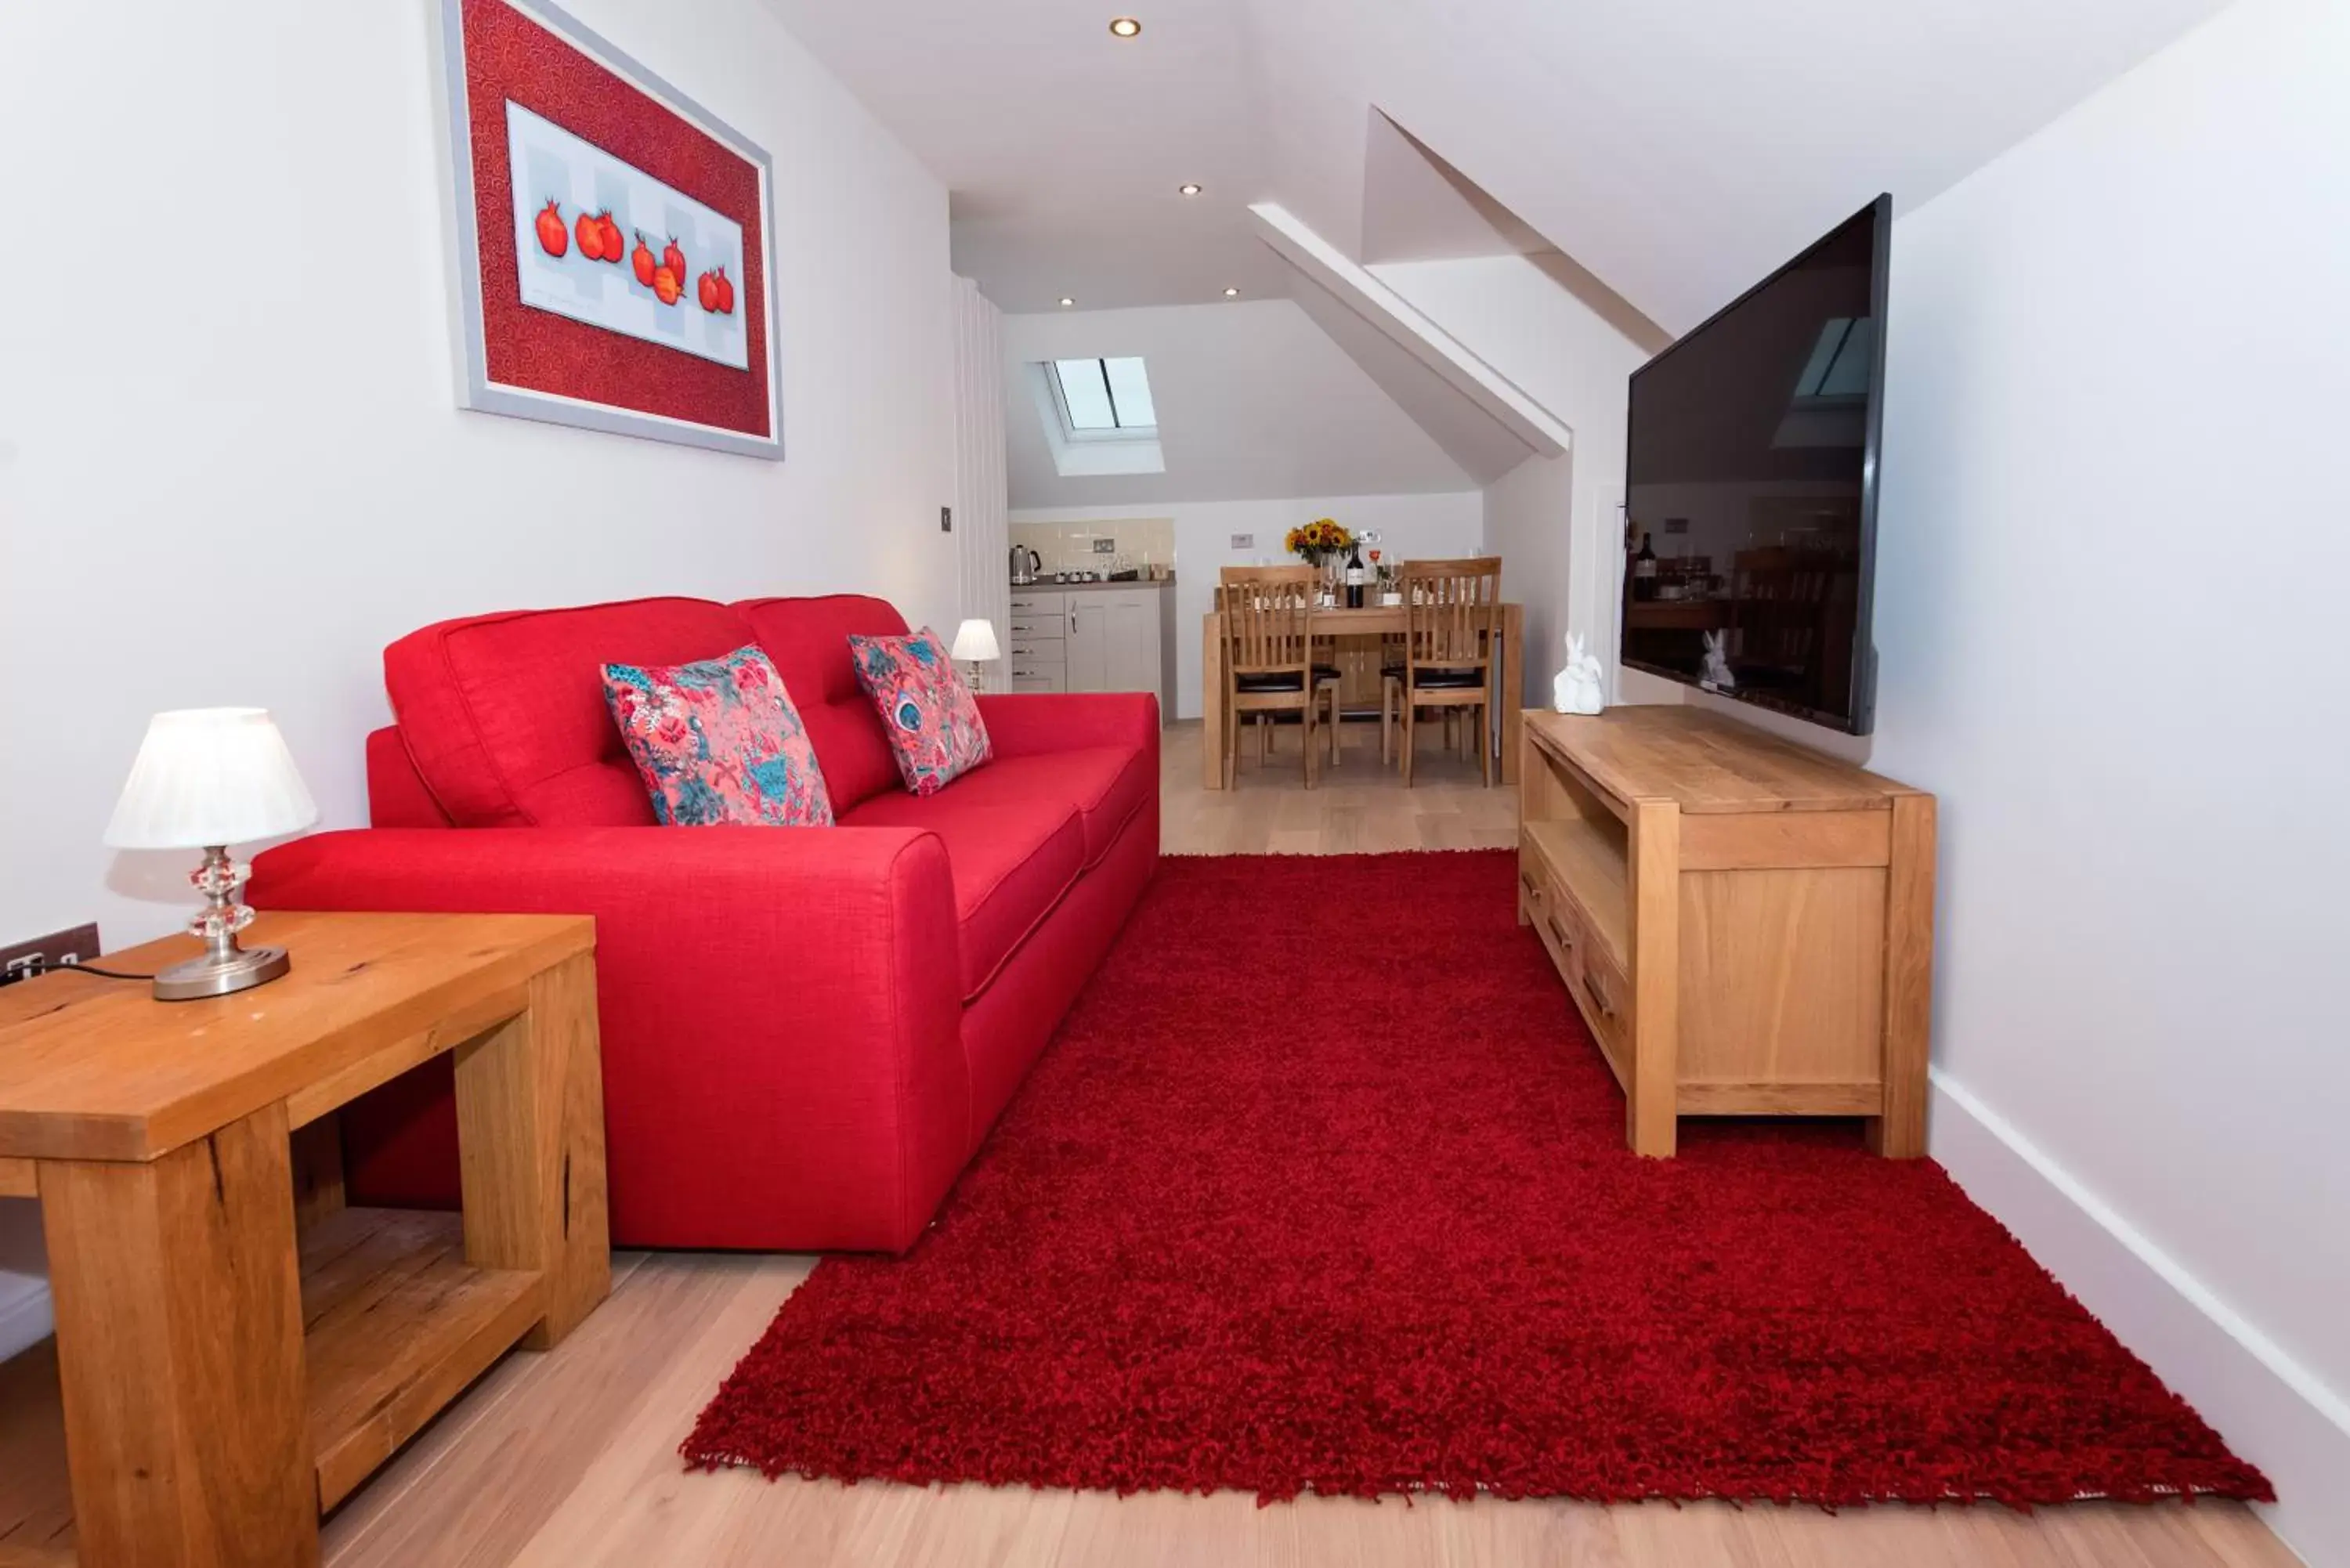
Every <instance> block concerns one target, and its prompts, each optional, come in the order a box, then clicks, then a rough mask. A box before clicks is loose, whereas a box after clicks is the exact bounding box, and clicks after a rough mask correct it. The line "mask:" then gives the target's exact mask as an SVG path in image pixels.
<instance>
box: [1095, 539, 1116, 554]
mask: <svg viewBox="0 0 2350 1568" xmlns="http://www.w3.org/2000/svg"><path fill="white" fill-rule="evenodd" d="M1094 554H1095V555H1097V556H1115V555H1117V554H1118V541H1117V540H1116V539H1097V540H1095V541H1094Z"/></svg>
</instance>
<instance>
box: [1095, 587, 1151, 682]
mask: <svg viewBox="0 0 2350 1568" xmlns="http://www.w3.org/2000/svg"><path fill="white" fill-rule="evenodd" d="M1104 597H1107V599H1108V600H1109V604H1108V607H1107V619H1108V627H1107V640H1108V643H1109V660H1108V661H1109V670H1108V682H1109V683H1108V685H1107V687H1105V688H1104V690H1106V691H1148V692H1150V693H1152V694H1153V695H1159V595H1158V594H1157V593H1156V592H1152V593H1138V594H1108V595H1106V596H1104Z"/></svg>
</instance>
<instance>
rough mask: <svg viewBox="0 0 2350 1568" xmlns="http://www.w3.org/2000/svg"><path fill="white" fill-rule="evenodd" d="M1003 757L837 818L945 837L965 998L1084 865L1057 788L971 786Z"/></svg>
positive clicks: (1078, 827) (1079, 820)
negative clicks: (926, 791)
mask: <svg viewBox="0 0 2350 1568" xmlns="http://www.w3.org/2000/svg"><path fill="white" fill-rule="evenodd" d="M1038 760H1039V761H1042V760H1044V759H1041V758H1040V759H1038ZM1001 765H1002V764H1000V763H998V764H992V765H990V766H988V767H983V768H981V769H980V770H979V771H978V772H976V773H974V774H972V775H971V776H970V778H969V779H967V780H965V781H964V783H963V784H957V785H956V786H955V787H954V788H953V789H951V790H945V791H942V792H941V793H940V794H933V795H912V794H907V793H906V792H905V791H904V790H891V791H890V792H889V793H888V794H879V795H876V796H874V797H873V798H872V799H871V800H868V801H867V802H865V803H864V804H863V805H859V806H858V807H856V808H855V809H854V810H852V811H848V812H845V813H843V814H842V815H841V817H840V826H843V827H850V828H855V827H920V828H927V829H928V830H929V831H931V832H932V833H935V834H937V835H938V836H939V837H940V838H941V840H943V841H944V842H945V844H946V846H947V867H948V870H949V871H950V872H951V874H952V876H953V877H954V899H955V924H956V926H957V927H958V928H959V929H960V931H961V945H962V993H963V996H964V998H965V999H966V1000H968V999H969V998H971V997H974V996H977V995H978V994H979V993H980V992H983V991H985V990H986V989H987V984H988V981H992V980H993V979H994V978H995V973H996V971H998V970H1000V969H1002V968H1003V963H1004V961H1005V960H1006V959H1009V958H1010V957H1011V956H1012V955H1013V954H1014V952H1015V951H1017V950H1019V947H1020V944H1021V943H1022V942H1023V941H1024V940H1027V937H1028V933H1029V932H1030V931H1032V930H1034V929H1036V927H1038V926H1039V925H1042V924H1043V923H1044V920H1045V916H1047V915H1049V914H1051V913H1052V912H1053V908H1054V906H1055V905H1056V904H1058V903H1059V902H1060V901H1061V896H1062V895H1063V894H1064V893H1066V892H1067V891H1068V890H1069V888H1071V887H1072V886H1074V885H1075V884H1076V879H1077V877H1079V876H1080V875H1081V874H1082V873H1083V872H1084V869H1085V863H1086V828H1085V819H1084V817H1083V816H1082V815H1080V814H1079V813H1078V811H1077V809H1076V806H1075V805H1072V804H1070V802H1069V801H1068V800H1067V799H1066V798H1065V797H1064V796H1063V795H1062V794H1045V793H1042V792H1040V791H1036V790H1029V791H1026V792H1023V793H1020V794H1011V793H1001V794H994V795H993V796H991V795H984V794H974V793H972V792H970V791H969V790H968V788H967V786H968V784H971V783H972V782H974V781H976V780H979V779H982V778H984V777H986V776H987V775H988V774H991V773H993V772H994V771H995V768H996V767H997V766H1001Z"/></svg>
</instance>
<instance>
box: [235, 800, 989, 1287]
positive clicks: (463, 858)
mask: <svg viewBox="0 0 2350 1568" xmlns="http://www.w3.org/2000/svg"><path fill="white" fill-rule="evenodd" d="M251 897H252V899H253V902H254V903H255V904H256V905H259V906H262V907H264V908H269V909H396V910H415V911H451V912H458V911H483V912H495V913H514V914H527V913H541V912H548V913H573V914H587V915H592V916H594V917H595V919H596V967H597V996H598V1012H599V1019H600V1026H601V1032H602V1043H603V1059H604V1080H605V1084H604V1088H605V1107H606V1110H605V1118H606V1126H607V1127H608V1145H609V1156H610V1171H611V1204H612V1223H613V1233H614V1236H615V1238H616V1240H619V1241H622V1242H623V1243H626V1242H629V1241H639V1242H641V1241H652V1240H654V1239H658V1241H659V1244H661V1245H665V1246H700V1245H706V1246H727V1247H758V1246H764V1245H775V1244H779V1242H780V1239H781V1238H783V1237H785V1236H786V1235H788V1236H789V1238H790V1242H791V1244H793V1245H795V1246H808V1245H824V1246H843V1247H858V1248H874V1247H883V1248H889V1249H897V1248H902V1247H904V1246H906V1245H908V1244H910V1242H911V1241H913V1239H914V1237H915V1236H916V1235H918V1234H919V1233H920V1229H921V1226H922V1225H923V1223H924V1222H926V1221H927V1220H928V1219H929V1217H930V1215H931V1211H932V1210H933V1209H934V1207H935V1205H936V1203H937V1201H938V1199H939V1198H940V1196H941V1194H942V1193H943V1192H944V1191H945V1189H946V1187H947V1185H948V1184H949V1183H950V1182H951V1180H952V1179H953V1177H954V1175H955V1173H956V1172H957V1171H958V1170H959V1169H960V1168H962V1161H963V1158H965V1156H966V1155H967V1154H968V1152H969V1139H970V1134H971V1127H970V1123H971V1109H970V1074H969V1069H968V1067H967V1065H966V1064H965V1062H964V1059H963V1055H962V1042H961V1027H962V1002H961V998H960V996H959V994H958V990H957V985H956V977H957V976H958V975H959V974H960V973H961V961H960V956H959V948H958V945H957V943H958V935H957V930H956V926H955V918H954V897H953V884H952V880H951V874H950V871H949V868H948V864H947V857H946V850H945V846H944V845H943V844H941V841H940V840H939V839H938V838H937V837H936V836H934V835H932V834H930V833H927V832H924V831H921V830H920V829H913V828H889V827H873V828H830V829H820V828H808V829H794V828H773V827H692V828H667V827H625V828H587V829H554V828H485V829H397V828H369V829H363V830H359V831H353V832H343V833H327V834H320V835H317V836H313V837H309V838H304V839H298V840H296V842H294V843H292V844H289V845H286V846H282V847H280V848H276V849H273V850H270V851H269V852H267V853H266V854H265V855H263V856H261V857H259V859H258V860H257V861H256V862H255V867H254V879H253V883H252V895H251ZM295 962H296V963H297V964H298V963H300V962H301V955H300V954H299V953H296V955H295ZM823 1213H838V1214H842V1215H845V1216H847V1219H846V1220H844V1221H843V1222H842V1228H841V1230H840V1231H839V1233H837V1234H827V1235H823V1236H811V1235H810V1234H809V1232H808V1228H807V1227H808V1224H809V1223H811V1222H812V1221H810V1220H808V1218H807V1217H808V1216H810V1215H812V1214H823ZM827 1223H829V1222H828V1221H827Z"/></svg>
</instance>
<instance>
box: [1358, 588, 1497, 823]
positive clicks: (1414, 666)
mask: <svg viewBox="0 0 2350 1568" xmlns="http://www.w3.org/2000/svg"><path fill="white" fill-rule="evenodd" d="M1399 576H1400V577H1401V579H1402V583H1403V603H1404V648H1403V668H1402V669H1401V670H1397V671H1395V672H1393V673H1391V674H1388V676H1387V677H1386V678H1385V679H1384V680H1383V681H1382V682H1381V685H1382V688H1383V690H1382V695H1381V701H1382V704H1383V705H1384V704H1385V703H1386V702H1388V701H1395V700H1400V701H1401V703H1402V709H1403V711H1402V714H1401V717H1402V720H1403V782H1404V787H1405V788H1406V789H1409V788H1410V787H1411V762H1412V751H1413V742H1414V722H1415V720H1416V718H1417V716H1418V714H1419V711H1420V710H1421V709H1423V708H1433V709H1436V710H1437V711H1440V712H1441V713H1443V714H1444V717H1445V727H1446V733H1447V734H1448V735H1449V734H1451V732H1452V727H1453V725H1454V724H1455V723H1456V722H1458V723H1461V724H1463V725H1466V726H1468V728H1467V735H1466V740H1467V741H1468V742H1473V743H1474V744H1475V746H1476V748H1477V761H1478V764H1479V766H1480V768H1481V770H1482V775H1483V778H1484V781H1485V784H1486V787H1488V788H1491V787H1492V783H1493V746H1492V738H1491V736H1490V735H1489V733H1488V732H1489V730H1490V728H1491V724H1490V722H1489V714H1490V712H1491V711H1492V701H1493V697H1492V688H1493V653H1494V649H1496V648H1498V647H1499V646H1500V643H1501V636H1502V558H1501V557H1500V556H1475V557H1472V558H1471V559H1468V560H1460V561H1406V562H1405V563H1404V564H1403V570H1402V571H1401V573H1400V574H1399Z"/></svg>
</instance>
